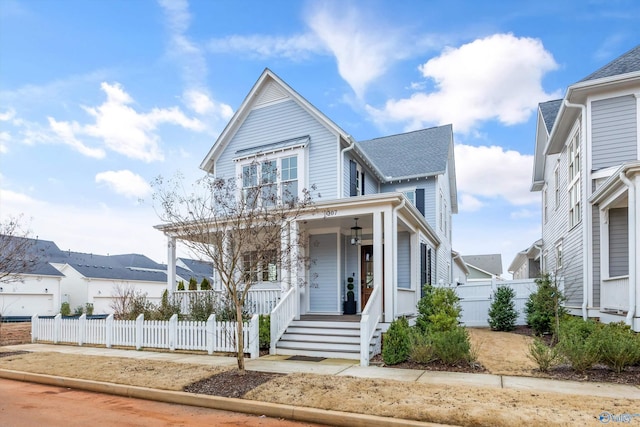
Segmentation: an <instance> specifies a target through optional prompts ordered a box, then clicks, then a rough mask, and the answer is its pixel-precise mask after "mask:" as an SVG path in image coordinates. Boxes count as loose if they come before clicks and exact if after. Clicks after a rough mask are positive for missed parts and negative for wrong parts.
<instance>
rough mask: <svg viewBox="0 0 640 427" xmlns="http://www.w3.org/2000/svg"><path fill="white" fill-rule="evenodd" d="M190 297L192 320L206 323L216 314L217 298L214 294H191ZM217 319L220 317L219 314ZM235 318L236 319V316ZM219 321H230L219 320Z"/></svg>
mask: <svg viewBox="0 0 640 427" xmlns="http://www.w3.org/2000/svg"><path fill="white" fill-rule="evenodd" d="M189 297H190V298H189V313H190V314H189V316H190V318H191V320H198V321H201V322H204V321H206V320H207V319H208V318H209V316H211V315H212V314H213V313H214V312H216V298H215V295H214V294H213V293H206V294H191V295H189ZM216 317H218V316H217V313H216ZM233 318H234V319H235V316H234V317H233ZM217 320H229V319H221V318H218V319H217Z"/></svg>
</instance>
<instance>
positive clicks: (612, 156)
mask: <svg viewBox="0 0 640 427" xmlns="http://www.w3.org/2000/svg"><path fill="white" fill-rule="evenodd" d="M636 105H637V104H636V98H635V97H634V96H633V95H627V96H620V97H617V98H609V99H604V100H601V101H594V102H593V103H592V104H591V129H592V130H591V131H592V136H591V138H592V142H591V144H592V150H593V151H592V165H593V170H598V169H602V168H607V167H611V166H618V165H621V164H622V163H624V162H628V161H633V160H637V158H638V149H637V146H638V142H637V135H638V127H637V114H636Z"/></svg>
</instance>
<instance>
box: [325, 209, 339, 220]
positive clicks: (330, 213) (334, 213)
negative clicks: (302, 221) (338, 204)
mask: <svg viewBox="0 0 640 427" xmlns="http://www.w3.org/2000/svg"><path fill="white" fill-rule="evenodd" d="M337 215H338V210H337V209H333V210H326V211H324V217H325V218H328V217H330V216H337Z"/></svg>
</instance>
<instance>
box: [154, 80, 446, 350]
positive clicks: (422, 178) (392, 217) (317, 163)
mask: <svg viewBox="0 0 640 427" xmlns="http://www.w3.org/2000/svg"><path fill="white" fill-rule="evenodd" d="M453 147H454V144H453V130H452V126H451V125H444V126H439V127H434V128H430V129H423V130H417V131H415V132H409V133H404V134H399V135H392V136H386V137H382V138H376V139H371V140H366V141H355V140H354V139H353V138H352V137H351V136H350V135H349V134H348V133H346V132H345V131H344V130H343V129H341V128H340V127H339V126H338V125H336V124H335V123H334V122H333V121H331V120H330V119H329V118H327V117H326V116H325V115H324V114H323V113H321V112H320V111H319V110H318V109H317V108H316V107H314V106H313V105H312V104H310V103H309V102H308V101H307V100H305V99H304V98H303V97H302V96H300V95H299V94H298V93H297V92H296V91H294V90H293V89H292V88H291V87H290V86H289V85H287V84H286V83H285V82H284V81H283V80H281V79H280V78H279V77H278V76H277V75H275V74H274V73H273V72H272V71H270V70H268V69H266V70H265V71H264V72H263V73H262V75H261V76H260V78H259V79H258V81H257V82H256V83H255V85H254V86H253V88H252V89H251V91H250V92H249V94H248V95H247V97H246V98H245V99H244V101H243V102H242V104H241V105H240V107H239V108H238V110H237V111H236V113H235V115H234V116H233V118H232V119H231V121H230V122H229V123H228V124H227V126H226V128H225V129H224V131H223V132H222V134H221V135H220V137H219V138H218V139H217V140H216V142H215V143H214V144H213V146H212V148H211V150H210V151H209V153H208V154H207V155H206V157H205V158H204V160H203V162H202V164H201V166H200V167H201V168H202V169H203V170H204V171H205V172H207V173H209V174H212V175H213V176H215V177H218V178H225V179H228V178H233V177H239V176H241V175H242V173H243V168H248V167H254V166H250V165H255V164H256V163H257V164H258V165H259V166H258V167H259V168H262V167H263V165H266V164H268V165H269V166H268V167H270V168H271V167H273V165H276V169H277V171H278V172H280V171H281V170H284V169H286V171H287V176H288V177H289V179H290V180H289V181H288V182H287V184H286V185H288V186H289V187H288V188H297V189H298V191H301V190H302V189H304V188H310V187H311V186H312V185H315V187H316V190H317V193H319V194H321V198H317V199H316V200H314V204H315V207H316V208H317V209H318V212H317V213H313V214H309V215H307V216H303V217H302V218H300V219H299V220H298V221H297V223H296V224H293V225H292V226H294V227H296V228H298V229H300V230H303V231H304V232H305V234H306V235H308V236H309V238H308V239H309V241H308V242H307V243H308V245H307V246H308V248H309V256H310V257H311V258H312V259H313V260H314V261H316V262H314V263H313V264H312V265H311V266H310V267H309V269H308V271H305V272H304V273H303V274H304V275H305V277H304V278H302V279H303V280H301V282H304V283H305V284H304V286H303V287H302V288H300V287H299V286H292V283H295V282H294V279H295V278H291V277H287V278H286V279H287V280H284V281H283V282H282V283H280V282H278V283H277V285H278V286H279V287H281V288H282V289H283V291H284V292H288V291H289V290H290V289H293V292H295V293H296V295H295V299H296V300H297V303H296V309H295V310H296V313H295V316H294V317H295V319H300V318H301V316H305V315H313V319H315V320H317V319H318V318H319V316H323V317H320V318H321V319H324V320H337V321H338V323H329V322H321V323H316V324H315V327H317V328H319V329H320V330H322V333H321V335H316V336H315V339H313V337H310V336H308V335H306V336H304V337H303V339H301V340H300V339H298V340H297V341H296V342H295V343H294V342H293V341H294V340H295V339H296V337H294V336H293V335H294V334H292V333H291V331H292V329H291V327H290V328H289V330H287V333H285V335H284V336H283V337H282V339H281V340H280V341H279V342H278V343H277V345H276V347H277V348H276V351H277V352H278V353H283V354H284V353H286V354H309V355H323V354H324V355H327V352H330V351H331V350H333V352H331V353H330V355H331V356H333V357H350V358H354V357H355V358H357V357H359V354H360V350H361V348H360V339H359V338H357V337H353V338H351V339H349V340H348V341H350V342H349V343H348V345H346V347H345V346H341V345H338V344H336V342H337V341H339V340H340V339H335V337H332V334H334V333H335V330H336V329H339V328H344V327H345V325H344V324H341V323H339V321H341V320H344V319H341V318H340V317H339V316H341V315H342V314H343V300H344V298H345V294H346V291H345V286H346V279H347V277H353V278H354V279H355V283H356V289H355V291H356V300H357V313H358V314H359V313H361V312H363V311H365V310H367V311H372V312H373V313H377V312H382V315H381V316H380V317H379V318H375V319H373V320H374V323H375V325H376V326H377V327H380V328H382V329H384V328H386V327H388V325H389V324H390V323H391V322H392V321H393V320H394V319H396V318H397V317H399V316H414V315H415V314H416V304H417V302H418V300H419V298H420V296H421V289H422V285H423V284H425V283H432V284H449V283H451V281H452V277H451V275H452V267H453V266H452V257H451V252H452V251H451V215H452V214H454V213H457V210H458V201H457V191H456V178H455V162H454V149H453ZM291 177H294V178H293V179H294V182H293V185H292V182H291ZM274 179H275V181H274V183H273V184H274V185H275V186H277V188H280V187H281V186H283V185H285V184H284V183H282V182H280V181H281V178H280V177H276V178H274ZM239 185H240V186H241V187H242V185H243V182H239ZM356 218H357V219H358V221H357V225H358V227H361V228H362V239H361V241H358V242H355V243H354V242H351V239H350V238H349V237H350V233H351V228H352V227H353V226H354V224H355V219H356ZM158 228H159V229H160V230H163V231H164V232H165V234H166V235H167V236H168V240H169V242H168V243H169V244H168V247H169V270H171V266H172V263H175V256H176V255H175V239H176V238H179V229H178V228H176V227H173V226H172V225H171V224H166V225H162V226H158ZM277 277H280V275H279V274H278V275H277ZM311 282H313V283H311ZM174 283H175V281H174V280H172V279H171V278H170V279H169V286H170V287H172V286H173V284H174ZM311 285H312V286H311ZM376 289H377V292H376ZM374 296H375V298H374ZM367 307H369V308H367ZM306 319H309V316H307V317H306ZM294 325H295V324H294ZM294 325H292V327H293V326H294ZM351 325H352V326H355V328H359V327H360V326H359V324H358V323H353V322H351ZM355 333H356V334H358V333H359V331H356V332H355ZM297 338H300V337H299V336H298V337H297ZM302 341H304V342H302ZM351 341H352V342H351ZM347 347H348V348H347ZM312 348H321V349H326V350H324V351H313V350H312Z"/></svg>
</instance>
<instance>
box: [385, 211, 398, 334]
mask: <svg viewBox="0 0 640 427" xmlns="http://www.w3.org/2000/svg"><path fill="white" fill-rule="evenodd" d="M383 222H384V264H385V267H386V268H385V269H384V289H383V290H384V321H385V323H391V322H393V315H394V312H393V306H394V298H393V296H394V295H393V292H394V289H395V287H396V285H397V280H395V274H396V268H395V266H394V261H395V256H394V253H395V238H394V227H393V211H392V209H385V210H384V218H383Z"/></svg>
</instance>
